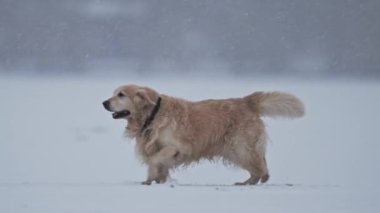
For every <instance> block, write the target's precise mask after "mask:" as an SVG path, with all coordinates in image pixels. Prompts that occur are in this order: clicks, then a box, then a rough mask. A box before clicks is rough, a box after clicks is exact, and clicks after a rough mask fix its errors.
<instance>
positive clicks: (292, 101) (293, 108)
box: [244, 92, 305, 118]
mask: <svg viewBox="0 0 380 213" xmlns="http://www.w3.org/2000/svg"><path fill="white" fill-rule="evenodd" d="M244 100H246V101H247V103H248V105H249V106H250V107H251V109H252V110H253V111H254V112H256V113H258V114H259V115H261V116H268V117H286V118H298V117H302V116H303V115H304V114H305V108H304V105H303V103H302V102H301V101H300V100H299V99H298V98H297V97H295V96H294V95H291V94H287V93H283V92H255V93H253V94H251V95H248V96H246V97H244Z"/></svg>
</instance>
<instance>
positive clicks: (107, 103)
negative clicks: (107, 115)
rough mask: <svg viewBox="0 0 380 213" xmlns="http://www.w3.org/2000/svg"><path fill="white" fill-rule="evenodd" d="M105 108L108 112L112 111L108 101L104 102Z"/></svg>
mask: <svg viewBox="0 0 380 213" xmlns="http://www.w3.org/2000/svg"><path fill="white" fill-rule="evenodd" d="M103 106H104V108H106V110H110V102H109V101H108V100H106V101H104V102H103Z"/></svg>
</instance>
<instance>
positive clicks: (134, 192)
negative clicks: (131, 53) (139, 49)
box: [0, 76, 380, 213]
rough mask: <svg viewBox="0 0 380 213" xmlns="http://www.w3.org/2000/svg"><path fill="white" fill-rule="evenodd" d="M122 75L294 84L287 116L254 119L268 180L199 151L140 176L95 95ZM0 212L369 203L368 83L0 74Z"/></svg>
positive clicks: (372, 87)
mask: <svg viewBox="0 0 380 213" xmlns="http://www.w3.org/2000/svg"><path fill="white" fill-rule="evenodd" d="M124 83H135V84H143V85H147V86H150V87H153V88H155V89H157V90H158V91H160V92H162V93H166V94H170V95H173V96H179V97H183V98H187V99H190V100H200V99H205V98H226V97H236V96H243V95H247V94H249V93H251V92H253V91H257V90H265V91H270V90H281V91H287V92H291V93H294V94H296V95H297V96H299V97H300V98H301V99H302V100H303V101H304V103H305V105H306V110H307V113H306V116H305V117H304V118H302V119H298V120H280V119H265V121H266V124H267V127H268V132H269V135H270V138H271V141H270V143H269V145H268V155H267V160H268V164H269V170H270V174H271V179H270V180H269V182H268V183H267V184H264V185H259V186H232V183H234V182H236V181H242V180H244V179H245V178H247V174H246V173H245V172H244V171H242V170H239V169H236V168H226V167H225V166H224V165H222V164H221V163H220V164H211V163H209V162H202V163H201V164H198V165H195V166H194V167H191V168H187V169H179V170H178V171H175V172H174V173H173V174H172V178H173V180H172V181H171V182H169V183H167V184H164V185H152V186H142V185H140V184H139V181H142V180H144V178H145V175H146V168H145V166H143V165H141V164H140V163H139V162H138V161H137V160H136V158H135V155H134V144H133V143H134V142H133V141H129V140H128V139H125V138H123V137H122V132H123V128H124V126H125V123H123V122H125V121H120V120H117V121H115V120H113V119H112V118H111V115H110V114H109V113H108V112H106V111H105V110H104V109H103V107H102V105H101V102H102V101H103V100H104V99H106V98H107V97H108V96H109V95H111V94H112V91H113V89H114V88H115V87H116V86H118V85H120V84H124ZM0 100H1V104H0V212H2V213H3V212H4V213H13V212H16V213H18V212H36V213H42V212H49V213H52V212H54V213H56V212H62V213H68V212H78V213H92V212H94V213H95V212H96V213H100V212H104V213H109V212H112V213H113V212H115V213H118V212H150V211H154V212H181V213H187V212H192V213H194V212H229V213H230V212H323V213H325V212H378V211H379V210H380V202H379V195H378V193H379V192H380V190H379V187H378V184H377V181H378V180H380V169H379V163H380V155H379V154H378V152H379V150H380V141H379V130H380V129H379V126H380V125H379V120H380V116H379V113H378V111H379V109H380V84H379V83H378V82H346V83H344V82H341V81H297V80H283V81H282V80H275V81H271V80H268V79H266V80H259V79H256V80H255V79H253V80H251V79H244V80H242V79H240V80H237V79H233V78H231V79H228V78H226V79H224V80H218V79H212V78H206V79H203V80H202V79H201V78H197V79H188V78H185V79H179V78H178V79H169V80H164V79H159V78H156V79H150V80H143V79H142V78H128V77H123V79H121V78H120V79H117V80H112V79H101V78H84V77H77V78H74V77H71V78H60V79H58V78H36V77H30V78H26V77H4V76H0Z"/></svg>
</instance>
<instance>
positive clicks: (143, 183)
mask: <svg viewBox="0 0 380 213" xmlns="http://www.w3.org/2000/svg"><path fill="white" fill-rule="evenodd" d="M151 184H152V181H150V180H146V181H143V182H141V185H147V186H149V185H151Z"/></svg>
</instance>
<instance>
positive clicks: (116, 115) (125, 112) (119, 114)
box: [112, 110, 131, 119]
mask: <svg viewBox="0 0 380 213" xmlns="http://www.w3.org/2000/svg"><path fill="white" fill-rule="evenodd" d="M130 114H131V112H130V111H128V110H123V111H120V112H114V113H112V117H113V118H114V119H119V118H126V117H128V115H130Z"/></svg>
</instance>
